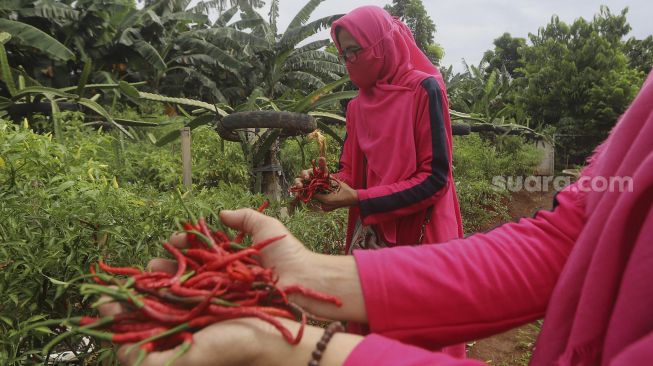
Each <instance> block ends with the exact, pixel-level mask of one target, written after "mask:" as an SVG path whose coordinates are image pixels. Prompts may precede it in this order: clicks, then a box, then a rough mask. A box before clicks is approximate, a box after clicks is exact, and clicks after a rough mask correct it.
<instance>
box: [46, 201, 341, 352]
mask: <svg viewBox="0 0 653 366" xmlns="http://www.w3.org/2000/svg"><path fill="white" fill-rule="evenodd" d="M267 204H268V203H267V202H266V203H265V204H263V205H262V206H261V207H259V211H263V210H264V209H265V208H266V207H267ZM183 229H184V231H185V232H186V234H187V238H188V242H189V247H188V249H178V248H176V247H174V246H172V245H170V244H169V243H165V244H163V247H164V248H165V249H166V250H167V251H168V252H170V253H171V254H172V255H173V256H174V257H175V259H176V260H177V266H178V267H177V271H176V273H174V274H169V273H165V272H145V271H142V270H141V269H139V268H134V267H112V266H109V265H108V264H106V263H105V262H104V261H102V260H100V261H99V262H98V263H97V265H91V275H90V277H91V278H92V279H93V280H94V281H95V282H96V283H95V284H84V285H82V288H81V292H82V294H83V295H107V296H110V297H111V298H113V300H114V301H118V302H120V303H121V304H123V305H124V306H123V307H124V308H126V309H127V310H126V311H125V312H123V313H121V314H119V315H117V316H113V317H105V318H95V317H86V316H85V317H77V318H70V319H65V320H62V321H59V320H54V321H47V322H48V323H49V325H52V324H64V325H67V326H70V327H71V328H72V329H71V331H69V332H64V333H62V334H60V335H59V336H57V337H55V338H54V339H53V340H52V341H51V342H50V343H49V344H48V345H46V347H45V349H44V353H45V354H49V352H50V350H51V349H52V347H53V346H55V345H56V344H58V343H60V342H61V341H63V340H64V339H65V338H67V337H69V336H71V335H74V334H80V333H81V334H86V335H89V336H93V337H96V338H98V339H100V340H106V341H111V342H113V343H116V344H124V343H134V346H133V348H132V349H133V350H135V349H138V352H139V357H138V359H139V360H140V361H142V360H143V359H144V358H145V356H147V354H148V353H150V352H153V351H162V350H168V349H172V348H175V347H177V346H180V345H181V347H180V348H179V351H178V352H177V353H176V356H175V357H174V359H176V358H178V357H181V356H182V355H183V354H184V353H185V352H187V351H188V349H189V348H190V346H191V344H192V340H193V332H195V331H197V330H199V329H202V328H204V327H206V326H209V325H211V324H213V323H216V322H220V321H223V320H228V319H235V318H242V317H256V318H259V319H261V320H263V321H266V322H268V323H270V324H272V325H273V326H274V327H275V328H276V329H278V330H279V331H280V332H281V334H282V335H283V337H284V338H285V339H286V340H287V341H288V342H289V343H290V344H297V343H298V342H299V341H300V339H301V337H302V333H303V329H304V325H305V323H306V319H307V313H306V312H305V311H303V310H302V309H301V308H300V307H299V306H297V305H296V304H294V303H292V302H291V301H289V299H288V295H289V294H292V293H300V294H302V295H304V296H307V297H311V298H314V299H318V300H322V301H326V302H330V303H333V304H335V305H337V306H341V305H342V304H341V302H340V300H339V299H338V298H336V297H333V296H329V295H326V294H322V293H318V292H316V291H313V290H310V289H307V288H303V287H301V286H288V287H285V288H279V287H277V286H276V283H277V280H278V278H277V276H276V274H275V273H274V271H273V270H272V269H270V268H264V267H262V266H261V262H260V257H259V253H260V251H261V250H262V249H263V248H265V247H266V246H268V245H270V244H273V243H274V242H276V241H278V240H279V239H281V238H283V236H278V237H273V238H269V239H267V240H264V241H261V242H258V243H254V244H253V245H251V246H249V247H247V246H244V245H243V244H242V242H243V239H244V236H245V234H244V233H243V232H241V233H239V234H238V235H236V237H235V238H233V239H232V238H231V237H230V236H229V235H228V234H227V233H225V232H223V231H220V230H215V231H213V230H210V229H209V227H208V226H207V224H206V221H205V220H204V219H202V218H200V219H199V220H197V222H195V223H185V224H183ZM278 317H281V318H288V319H293V320H298V321H301V327H300V329H299V331H298V333H297V335H295V336H293V334H292V333H291V332H290V331H289V330H288V329H287V328H285V327H284V326H283V324H282V323H281V322H280V321H279V320H278ZM39 325H43V323H41V324H39ZM174 359H173V360H171V361H170V363H172V362H173V361H174ZM46 362H47V361H46Z"/></svg>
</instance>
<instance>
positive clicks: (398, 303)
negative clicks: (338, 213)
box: [101, 73, 653, 366]
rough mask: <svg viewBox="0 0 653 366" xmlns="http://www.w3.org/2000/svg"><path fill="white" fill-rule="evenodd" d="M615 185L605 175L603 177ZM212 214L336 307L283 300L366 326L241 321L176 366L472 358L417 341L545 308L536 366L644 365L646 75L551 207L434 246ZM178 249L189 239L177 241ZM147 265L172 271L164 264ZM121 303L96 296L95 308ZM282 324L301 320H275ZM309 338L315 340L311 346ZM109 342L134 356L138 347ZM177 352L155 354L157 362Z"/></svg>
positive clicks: (652, 201)
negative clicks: (353, 241) (340, 238)
mask: <svg viewBox="0 0 653 366" xmlns="http://www.w3.org/2000/svg"><path fill="white" fill-rule="evenodd" d="M611 182H612V183H611ZM221 219H222V221H223V222H224V223H225V224H227V225H228V226H231V227H232V228H234V229H237V230H245V231H246V232H247V233H250V234H252V235H253V239H254V241H262V240H265V239H268V238H271V237H275V236H278V235H280V234H285V235H286V237H285V238H284V239H282V240H280V241H279V242H278V243H277V244H275V245H272V246H269V247H267V248H266V249H264V250H263V251H262V261H263V264H264V265H265V266H268V267H274V268H275V269H276V271H277V273H278V274H279V283H278V285H279V286H280V287H284V286H287V285H293V284H302V285H304V286H306V287H308V288H313V289H315V290H318V291H321V292H324V293H330V294H334V295H336V296H339V297H340V298H341V299H342V301H343V306H342V307H336V306H334V305H328V304H324V303H321V302H319V303H316V302H314V301H312V300H310V299H306V298H303V297H302V296H301V295H297V297H294V298H293V301H295V302H297V303H298V304H299V305H300V306H303V307H304V308H306V309H307V310H309V311H310V312H311V313H313V314H315V315H318V316H322V317H326V318H331V319H339V320H348V321H356V322H359V323H368V324H369V325H370V328H371V329H372V331H373V333H374V334H372V335H368V336H366V337H361V336H358V335H353V334H346V333H335V334H332V332H331V331H328V332H325V330H324V329H322V328H318V327H311V326H309V327H307V328H306V329H305V331H304V335H303V338H302V341H301V342H300V343H299V344H298V345H296V346H290V345H288V343H287V342H286V341H285V340H284V339H283V337H282V336H281V335H279V333H278V332H277V331H276V329H273V328H272V327H271V326H270V325H269V324H267V323H264V322H261V321H260V320H257V319H239V320H233V321H225V322H221V323H219V324H215V325H212V326H210V327H208V328H205V329H202V330H201V331H199V332H197V333H195V334H194V335H193V342H194V344H193V346H192V348H191V350H190V352H188V353H187V354H186V355H185V356H183V357H182V358H180V359H179V360H178V361H177V362H176V363H175V365H192V366H204V365H207V366H209V365H211V366H231V365H289V366H294V365H298V366H299V365H307V364H308V365H309V366H316V365H322V366H333V365H345V366H368V365H376V366H384V365H388V366H426V365H435V366H437V365H440V366H473V365H483V364H484V363H482V362H480V361H475V360H471V359H459V358H454V357H451V356H449V355H447V354H444V353H441V352H431V351H428V350H426V349H424V348H420V346H424V345H427V346H430V345H432V344H438V345H440V346H447V345H450V344H454V343H458V342H463V341H469V340H473V339H479V338H483V337H487V336H489V335H492V334H496V333H499V332H503V331H505V330H507V329H509V328H512V327H516V326H519V325H522V324H526V323H528V322H531V321H533V320H534V319H538V318H542V317H544V326H543V329H542V332H541V334H540V336H539V338H538V340H537V343H536V345H535V351H534V355H533V359H532V361H531V365H533V366H550V365H559V366H572V365H574V366H585V365H604V366H639V365H651V364H652V362H653V285H651V281H652V280H653V73H651V74H650V75H649V77H648V79H647V81H646V82H645V83H644V85H643V86H642V89H641V91H640V93H639V95H638V96H637V98H636V99H635V101H634V102H633V104H632V105H631V106H630V107H629V108H628V110H627V111H626V113H625V114H624V115H623V116H622V118H621V120H620V121H619V123H618V124H617V125H616V127H615V128H614V130H613V131H612V133H611V134H610V137H609V138H608V139H607V140H606V141H605V142H604V143H603V144H602V146H601V147H600V148H599V149H597V151H596V153H595V154H594V156H593V157H592V159H591V161H590V164H589V165H588V167H586V168H585V169H584V170H583V171H582V174H581V178H580V179H579V181H578V182H577V183H575V184H572V185H570V186H568V187H567V188H565V189H564V190H563V191H561V192H560V193H559V194H558V195H557V196H556V199H555V205H554V208H553V209H552V210H551V211H541V212H539V213H538V214H536V215H535V216H534V217H532V218H527V219H522V220H520V221H519V222H516V223H509V224H506V225H503V226H501V227H499V228H496V229H494V230H492V231H490V232H488V233H485V234H476V235H472V236H470V237H468V238H466V239H455V240H451V241H449V242H447V243H444V244H436V245H430V244H427V245H421V246H401V247H395V248H385V249H379V250H358V251H355V252H354V255H353V256H328V255H323V254H317V253H312V252H310V251H309V250H308V249H306V248H305V247H304V246H303V245H302V244H301V243H300V242H299V241H298V240H297V239H296V238H294V237H293V236H292V235H291V234H290V233H289V232H288V231H287V229H286V228H285V227H284V226H283V225H282V224H281V223H280V222H279V221H277V220H275V219H273V218H270V217H267V216H264V215H262V214H260V213H257V212H256V211H253V210H249V209H245V210H238V211H222V212H221ZM170 242H171V243H172V244H173V245H176V246H179V247H183V246H184V245H185V244H186V242H187V240H186V237H185V235H177V236H173V237H172V238H171V240H170ZM151 267H152V269H153V270H160V271H168V272H170V273H174V272H175V270H176V265H175V263H174V262H170V261H164V260H160V259H159V260H155V261H154V262H152V263H151ZM119 310H120V309H117V308H116V307H115V306H112V305H105V306H103V307H102V309H101V312H102V313H103V315H112V314H115V313H116V312H117V311H119ZM280 321H282V322H283V323H284V325H286V326H287V327H288V328H289V329H291V331H293V332H296V331H297V328H298V324H297V323H296V322H293V321H289V320H287V319H281V320H280ZM316 344H317V345H316ZM126 350H127V346H126V347H122V348H121V349H120V351H119V357H120V358H121V360H122V361H123V362H125V364H128V365H132V364H133V363H134V361H135V360H136V358H137V352H132V353H131V354H127V353H126ZM174 352H176V351H175V350H171V351H166V352H159V353H152V354H150V355H149V356H148V357H147V358H146V359H145V361H144V363H143V365H147V366H154V365H163V364H165V362H166V361H167V360H169V359H170V357H172V355H173V354H174Z"/></svg>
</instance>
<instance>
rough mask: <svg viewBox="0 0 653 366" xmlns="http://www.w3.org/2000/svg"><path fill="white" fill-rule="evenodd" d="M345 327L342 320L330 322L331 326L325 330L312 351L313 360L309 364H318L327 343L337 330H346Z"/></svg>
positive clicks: (311, 365) (313, 365)
mask: <svg viewBox="0 0 653 366" xmlns="http://www.w3.org/2000/svg"><path fill="white" fill-rule="evenodd" d="M344 331H345V327H344V326H343V325H342V323H341V322H334V323H331V324H329V326H328V327H327V328H326V329H325V330H324V334H323V335H322V338H321V339H320V341H319V342H317V344H316V346H315V350H314V351H313V353H311V360H310V361H309V362H308V366H318V365H319V364H320V360H321V359H322V355H323V354H324V350H325V349H326V346H327V343H329V341H330V340H331V337H333V335H334V334H335V333H337V332H344Z"/></svg>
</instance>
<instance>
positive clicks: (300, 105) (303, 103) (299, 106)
mask: <svg viewBox="0 0 653 366" xmlns="http://www.w3.org/2000/svg"><path fill="white" fill-rule="evenodd" d="M348 81H349V76H347V75H346V76H343V77H342V78H341V79H340V80H336V81H334V82H333V83H331V84H327V85H325V86H324V87H322V88H320V89H318V90H316V91H314V92H312V93H311V94H309V95H307V96H306V97H305V98H304V99H302V100H300V101H298V102H297V103H296V104H295V106H294V107H293V108H292V111H293V112H298V113H305V112H306V111H307V110H308V109H310V108H311V106H312V105H313V103H315V102H316V101H317V100H318V99H320V97H321V96H323V95H325V94H327V93H329V92H331V90H333V89H335V88H337V87H339V86H341V85H343V84H345V83H347V82H348Z"/></svg>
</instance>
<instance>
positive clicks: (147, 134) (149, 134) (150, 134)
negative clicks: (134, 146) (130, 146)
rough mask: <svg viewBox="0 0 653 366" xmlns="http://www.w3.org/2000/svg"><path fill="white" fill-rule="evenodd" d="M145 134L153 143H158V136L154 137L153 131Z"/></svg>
mask: <svg viewBox="0 0 653 366" xmlns="http://www.w3.org/2000/svg"><path fill="white" fill-rule="evenodd" d="M145 136H147V138H148V139H149V140H150V142H151V143H152V145H156V137H154V134H152V132H148V133H146V134H145Z"/></svg>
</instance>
